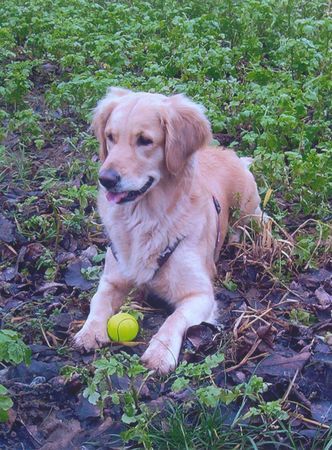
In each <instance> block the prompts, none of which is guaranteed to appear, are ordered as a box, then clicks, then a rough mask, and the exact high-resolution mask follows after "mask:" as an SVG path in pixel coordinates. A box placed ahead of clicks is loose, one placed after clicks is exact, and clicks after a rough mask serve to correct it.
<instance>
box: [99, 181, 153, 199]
mask: <svg viewBox="0 0 332 450" xmlns="http://www.w3.org/2000/svg"><path fill="white" fill-rule="evenodd" d="M153 182H154V178H152V177H149V179H148V181H147V182H146V183H145V185H144V186H143V187H141V189H138V190H137V191H123V192H112V191H107V192H106V198H107V200H108V201H110V202H114V203H117V204H121V203H126V202H132V201H134V200H136V198H137V197H139V196H140V195H143V194H145V192H146V191H147V190H148V189H149V188H150V187H151V186H152V184H153Z"/></svg>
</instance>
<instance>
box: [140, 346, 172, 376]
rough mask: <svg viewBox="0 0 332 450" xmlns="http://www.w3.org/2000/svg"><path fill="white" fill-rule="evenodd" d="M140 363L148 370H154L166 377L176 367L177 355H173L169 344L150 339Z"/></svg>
mask: <svg viewBox="0 0 332 450" xmlns="http://www.w3.org/2000/svg"><path fill="white" fill-rule="evenodd" d="M176 353H177V352H176ZM141 361H142V363H143V364H144V365H145V366H146V367H147V368H148V369H151V370H155V371H156V372H158V373H159V374H161V375H166V374H167V373H169V372H171V371H173V370H174V369H175V367H176V366H177V361H178V354H174V350H173V349H172V348H171V345H170V343H167V342H164V341H163V340H161V339H160V340H159V339H158V340H157V339H156V338H152V340H151V343H150V345H149V347H148V348H147V349H146V350H145V352H144V354H143V356H142V358H141Z"/></svg>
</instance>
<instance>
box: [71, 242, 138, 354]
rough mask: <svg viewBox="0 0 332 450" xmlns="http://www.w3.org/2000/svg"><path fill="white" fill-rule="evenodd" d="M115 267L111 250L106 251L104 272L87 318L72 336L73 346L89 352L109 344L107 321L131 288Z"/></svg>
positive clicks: (115, 263)
mask: <svg viewBox="0 0 332 450" xmlns="http://www.w3.org/2000/svg"><path fill="white" fill-rule="evenodd" d="M117 266H118V264H117V262H116V261H115V259H114V257H113V255H112V252H111V250H110V249H108V250H107V253H106V259H105V268H104V272H103V275H102V277H101V279H100V282H99V286H98V289H97V292H96V293H95V295H94V296H93V297H92V300H91V304H90V313H89V316H88V318H87V320H86V322H85V324H84V326H83V328H82V329H81V330H80V331H79V332H78V333H77V334H76V335H75V336H74V344H75V345H76V346H77V347H80V348H85V349H86V350H91V349H94V348H98V347H100V346H102V345H103V344H106V343H107V342H109V337H108V335H107V321H108V319H109V317H110V316H112V315H113V314H115V313H116V312H117V311H118V310H119V308H120V306H121V304H122V302H123V300H124V298H125V296H126V295H127V294H128V292H129V291H130V289H131V287H132V286H131V284H129V283H128V282H127V281H126V280H124V279H123V277H122V276H121V275H120V273H119V270H118V267H117Z"/></svg>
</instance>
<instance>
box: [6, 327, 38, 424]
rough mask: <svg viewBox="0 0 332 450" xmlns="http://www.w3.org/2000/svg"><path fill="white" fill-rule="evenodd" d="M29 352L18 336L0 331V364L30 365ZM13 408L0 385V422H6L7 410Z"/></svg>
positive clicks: (7, 331)
mask: <svg viewBox="0 0 332 450" xmlns="http://www.w3.org/2000/svg"><path fill="white" fill-rule="evenodd" d="M30 359H31V350H30V348H29V347H27V346H26V345H25V344H24V342H23V341H22V339H21V338H20V336H19V334H18V333H16V332H15V331H12V330H0V362H4V363H7V364H15V365H17V364H20V363H21V362H24V363H25V364H30ZM12 406H13V401H12V400H11V398H10V396H9V393H8V390H7V389H6V388H5V386H3V385H2V384H0V422H5V421H6V420H8V410H9V409H10V408H11V407H12Z"/></svg>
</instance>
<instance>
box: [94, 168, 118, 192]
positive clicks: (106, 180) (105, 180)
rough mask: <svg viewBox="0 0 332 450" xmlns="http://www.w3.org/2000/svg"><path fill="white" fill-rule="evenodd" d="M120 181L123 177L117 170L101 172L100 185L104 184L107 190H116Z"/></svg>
mask: <svg viewBox="0 0 332 450" xmlns="http://www.w3.org/2000/svg"><path fill="white" fill-rule="evenodd" d="M120 180H121V177H120V175H119V174H118V172H117V171H116V170H113V169H103V170H101V171H100V172H99V181H100V184H102V185H103V186H104V187H105V188H106V189H112V188H115V186H116V185H117V184H118V182H119V181H120Z"/></svg>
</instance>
